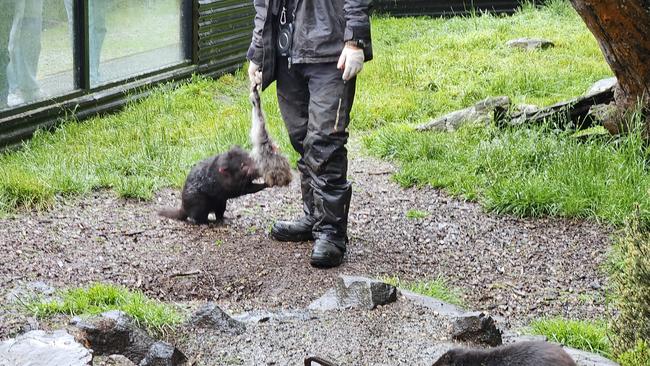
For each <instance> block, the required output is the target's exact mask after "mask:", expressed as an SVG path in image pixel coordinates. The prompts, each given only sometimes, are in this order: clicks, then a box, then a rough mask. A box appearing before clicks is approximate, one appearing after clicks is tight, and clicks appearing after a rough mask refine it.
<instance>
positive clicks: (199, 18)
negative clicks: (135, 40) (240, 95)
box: [0, 0, 518, 149]
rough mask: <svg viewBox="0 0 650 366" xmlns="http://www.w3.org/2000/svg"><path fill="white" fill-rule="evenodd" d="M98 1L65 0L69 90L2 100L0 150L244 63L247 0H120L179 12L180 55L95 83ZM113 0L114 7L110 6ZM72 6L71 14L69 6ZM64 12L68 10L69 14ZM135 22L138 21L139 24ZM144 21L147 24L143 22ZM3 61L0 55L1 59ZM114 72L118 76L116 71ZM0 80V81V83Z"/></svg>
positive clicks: (502, 4)
mask: <svg viewBox="0 0 650 366" xmlns="http://www.w3.org/2000/svg"><path fill="white" fill-rule="evenodd" d="M104 1H105V0H64V1H63V2H66V3H69V4H71V3H73V2H74V4H75V6H74V12H73V13H68V15H67V19H68V22H70V24H72V22H71V21H70V19H72V17H73V16H74V27H72V28H70V32H71V33H74V37H73V39H74V41H73V42H72V43H73V44H72V45H71V46H70V47H71V50H70V51H69V53H70V55H69V58H71V59H74V61H73V62H71V63H70V65H69V67H70V69H71V70H68V73H69V74H70V75H72V76H70V82H69V83H70V87H69V89H65V90H64V91H63V92H60V93H58V94H56V95H55V96H54V97H48V98H47V99H44V100H37V101H34V102H32V103H28V104H22V105H17V106H15V107H6V106H5V107H4V108H2V101H0V149H2V148H7V147H12V146H18V145H19V144H20V143H21V141H24V140H26V139H28V138H29V137H31V136H32V135H33V134H34V132H35V131H36V130H37V129H49V128H52V127H54V126H56V125H57V123H60V121H62V120H63V119H64V118H65V117H67V116H72V115H74V116H75V118H77V119H79V120H82V119H85V118H88V117H91V116H94V115H97V114H102V113H108V112H111V111H114V110H116V109H119V108H122V107H123V106H125V105H126V104H127V103H129V102H130V101H134V100H138V99H140V98H142V97H144V96H146V95H147V94H148V93H150V91H151V88H152V87H153V86H156V85H159V84H161V83H167V82H177V81H181V80H186V79H187V78H189V77H190V76H191V75H192V74H203V75H208V76H211V77H218V76H219V75H222V74H224V73H228V72H233V71H235V70H237V69H239V68H240V67H241V66H242V65H243V64H244V62H245V56H246V50H247V47H248V45H249V42H250V37H251V27H252V24H253V22H252V19H253V16H254V9H253V6H252V0H136V1H133V0H132V1H129V2H127V1H123V2H122V3H123V4H125V5H123V6H124V7H129V6H133V4H136V3H137V4H140V3H142V4H146V5H147V6H149V7H151V6H154V7H155V6H157V4H162V3H172V4H174V6H178V7H180V10H179V9H178V8H177V9H176V10H175V11H176V12H180V14H181V17H180V18H181V20H180V22H178V20H177V23H178V24H177V26H179V27H180V35H179V36H178V38H179V39H180V41H179V43H180V44H181V45H180V46H179V47H178V48H179V49H178V50H176V51H178V52H180V54H181V57H180V58H179V59H178V60H177V62H175V63H173V64H172V65H167V66H165V67H159V68H152V69H145V70H141V71H140V72H138V73H136V74H133V75H123V77H116V78H115V79H114V80H111V82H110V83H103V84H102V83H94V82H93V80H92V79H93V77H92V72H93V70H92V57H91V56H92V52H93V47H94V45H93V41H94V42H97V41H96V40H95V39H93V34H90V33H91V32H89V29H90V28H92V27H96V26H97V25H96V23H97V19H93V15H94V13H93V9H96V8H97V7H98V6H100V5H98V4H102V2H104ZM115 2H116V1H113V3H115ZM17 3H18V2H17ZM44 3H45V4H46V6H47V4H49V3H51V4H58V5H56V6H59V13H62V10H61V9H63V6H62V4H63V3H62V2H61V0H56V1H54V0H44ZM374 4H375V11H379V12H386V13H390V14H392V15H395V16H406V15H433V16H449V15H455V14H467V13H468V12H470V11H471V10H472V9H478V10H489V11H496V12H512V11H513V10H514V9H516V7H517V6H518V2H517V1H478V0H474V1H427V0H375V2H374ZM93 5H94V7H95V8H93ZM70 8H72V6H71V5H70ZM70 8H68V9H67V10H68V11H70V10H71V9H70ZM127 10H129V9H127ZM153 10H155V8H153ZM163 15H164V14H163ZM95 16H96V15H95ZM127 16H128V14H127ZM59 18H63V19H65V17H64V15H63V14H59ZM152 18H153V17H152ZM5 19H8V20H9V21H11V20H13V21H14V23H15V18H13V19H12V18H11V17H9V18H7V17H5ZM109 20H110V19H109ZM93 21H94V22H93ZM138 21H140V20H139V19H138ZM41 22H42V23H43V28H44V29H45V28H46V26H47V25H48V24H50V23H52V22H51V21H50V20H49V19H48V20H45V21H43V20H42V19H41ZM48 22H49V23H48ZM142 22H145V19H142ZM61 23H63V21H61ZM93 23H95V24H93ZM5 24H6V21H5ZM0 26H2V19H0ZM136 26H137V24H136ZM59 28H61V29H64V26H63V25H60V27H59ZM162 28H165V27H162ZM3 29H5V31H4V33H3V30H2V29H0V47H3V46H4V44H2V39H1V38H2V36H3V35H4V36H5V42H6V41H8V38H9V36H8V35H9V28H7V27H3ZM59 30H60V29H59ZM104 31H105V30H104ZM109 32H110V29H109ZM154 33H155V32H154ZM117 44H118V46H113V47H114V48H119V42H118V43H117ZM97 57H98V56H97ZM133 57H134V58H135V57H138V55H133ZM1 58H2V55H1V54H0V61H1ZM41 58H42V57H41ZM141 58H142V57H141ZM41 61H42V60H41ZM148 61H149V60H147V59H146V58H145V59H141V60H140V63H141V64H142V65H144V66H146V65H148V64H149V62H148ZM151 61H155V60H151ZM114 66H115V67H114V68H115V69H117V70H118V71H117V72H118V73H119V71H120V70H119V65H114ZM2 72H4V70H0V76H6V75H2V74H1V73H2ZM56 75H58V74H56ZM120 75H121V74H120ZM1 81H2V78H0V82H1ZM95 84H97V85H95Z"/></svg>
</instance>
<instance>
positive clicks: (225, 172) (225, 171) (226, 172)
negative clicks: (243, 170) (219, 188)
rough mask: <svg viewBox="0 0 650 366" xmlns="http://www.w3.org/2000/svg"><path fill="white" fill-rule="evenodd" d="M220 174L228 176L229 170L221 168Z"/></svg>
mask: <svg viewBox="0 0 650 366" xmlns="http://www.w3.org/2000/svg"><path fill="white" fill-rule="evenodd" d="M219 173H221V174H228V169H226V168H224V167H221V168H219Z"/></svg>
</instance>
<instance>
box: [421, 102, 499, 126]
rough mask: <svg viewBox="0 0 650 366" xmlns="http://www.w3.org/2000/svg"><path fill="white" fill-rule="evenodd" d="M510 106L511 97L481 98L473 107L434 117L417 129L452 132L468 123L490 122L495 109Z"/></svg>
mask: <svg viewBox="0 0 650 366" xmlns="http://www.w3.org/2000/svg"><path fill="white" fill-rule="evenodd" d="M509 106H510V98H508V97H506V96H500V97H490V98H486V99H483V100H481V101H480V102H478V103H476V104H475V105H473V106H471V107H468V108H465V109H461V110H458V111H454V112H451V113H448V114H446V115H444V116H442V117H439V118H436V119H433V120H431V121H429V122H427V123H424V124H422V125H420V126H418V127H416V128H415V129H416V130H418V131H429V130H436V131H447V132H451V131H455V130H457V129H458V128H460V126H462V125H464V124H468V123H477V124H489V123H490V122H491V121H492V120H493V119H494V111H495V110H496V109H497V108H502V109H508V107H509Z"/></svg>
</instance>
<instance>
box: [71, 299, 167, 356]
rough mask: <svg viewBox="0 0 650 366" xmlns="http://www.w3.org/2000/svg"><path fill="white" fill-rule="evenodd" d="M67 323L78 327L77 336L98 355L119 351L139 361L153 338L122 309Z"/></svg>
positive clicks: (74, 319)
mask: <svg viewBox="0 0 650 366" xmlns="http://www.w3.org/2000/svg"><path fill="white" fill-rule="evenodd" d="M70 324H72V325H74V326H75V327H77V328H78V329H79V330H80V332H79V335H78V337H79V339H81V340H82V341H83V342H84V343H85V344H87V345H88V346H89V347H90V348H92V349H93V351H94V352H95V354H97V355H113V354H120V355H124V356H126V357H127V358H128V359H129V360H131V361H132V362H133V363H135V364H139V363H140V361H142V359H144V357H145V356H146V355H147V353H148V351H149V348H150V347H151V345H153V344H154V343H155V342H156V341H155V340H154V339H153V338H151V337H150V336H149V335H148V334H147V332H145V331H144V330H142V329H140V328H138V327H137V326H136V325H135V324H134V323H133V321H132V320H131V318H129V316H128V315H126V314H125V313H124V312H121V311H116V310H114V311H108V312H105V313H103V314H101V316H99V317H95V318H92V319H88V320H82V319H80V318H73V319H72V321H71V322H70Z"/></svg>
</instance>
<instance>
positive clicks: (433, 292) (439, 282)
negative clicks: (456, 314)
mask: <svg viewBox="0 0 650 366" xmlns="http://www.w3.org/2000/svg"><path fill="white" fill-rule="evenodd" d="M382 281H384V282H385V283H388V284H390V285H393V286H395V287H398V288H402V289H405V290H408V291H411V292H415V293H417V294H420V295H425V296H429V297H434V298H436V299H439V300H442V301H444V302H447V303H450V304H454V305H458V306H461V307H462V306H464V303H463V300H462V296H463V293H462V291H461V290H460V289H459V288H455V287H452V286H451V285H449V283H448V281H447V280H446V279H445V278H444V277H438V278H435V279H432V280H426V281H402V280H400V278H399V277H386V278H382Z"/></svg>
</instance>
